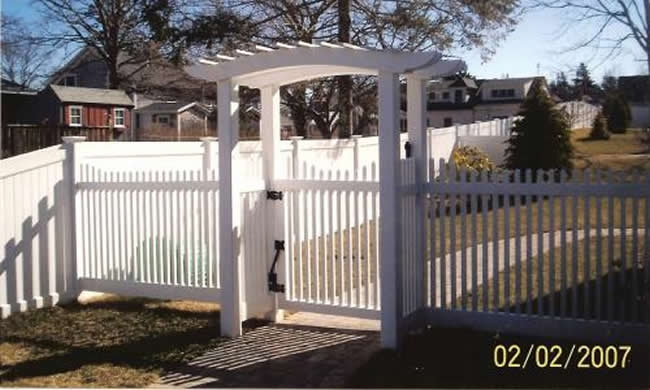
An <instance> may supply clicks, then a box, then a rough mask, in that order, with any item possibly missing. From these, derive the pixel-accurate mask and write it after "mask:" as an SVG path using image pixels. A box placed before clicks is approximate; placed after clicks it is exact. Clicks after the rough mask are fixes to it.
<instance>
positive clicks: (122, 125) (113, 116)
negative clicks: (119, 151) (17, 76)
mask: <svg viewBox="0 0 650 390" xmlns="http://www.w3.org/2000/svg"><path fill="white" fill-rule="evenodd" d="M37 107H38V108H37V112H38V118H39V122H40V123H42V124H48V125H50V126H54V125H58V126H71V127H107V128H113V129H114V131H115V132H114V138H124V137H125V136H126V134H128V133H129V130H130V128H131V111H132V109H133V102H132V101H131V99H130V98H129V97H128V96H127V94H126V93H125V92H124V91H120V90H116V89H99V88H81V87H68V86H61V85H49V86H47V87H46V88H45V89H43V90H42V91H41V92H39V94H38V97H37Z"/></svg>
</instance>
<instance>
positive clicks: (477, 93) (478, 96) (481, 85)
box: [427, 77, 546, 110]
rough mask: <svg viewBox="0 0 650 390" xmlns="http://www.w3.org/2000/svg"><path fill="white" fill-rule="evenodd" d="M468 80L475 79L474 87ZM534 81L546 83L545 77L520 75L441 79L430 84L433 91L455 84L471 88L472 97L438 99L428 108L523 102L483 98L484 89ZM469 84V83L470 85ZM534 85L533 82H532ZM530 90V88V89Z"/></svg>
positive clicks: (451, 108)
mask: <svg viewBox="0 0 650 390" xmlns="http://www.w3.org/2000/svg"><path fill="white" fill-rule="evenodd" d="M467 80H471V81H473V85H474V87H470V86H469V85H471V84H469V83H468V81H467ZM529 82H530V83H532V82H541V83H546V79H545V78H544V77H519V78H510V79H479V80H476V81H475V82H474V80H472V79H469V78H466V77H462V78H456V79H454V80H441V81H436V82H432V83H431V84H430V88H431V92H438V91H439V90H444V89H447V88H452V87H453V86H454V84H456V85H455V86H456V87H462V86H465V87H467V88H468V89H469V91H468V92H469V94H470V97H469V99H468V100H467V101H466V102H463V103H455V102H453V101H452V102H450V101H442V102H440V101H438V102H429V103H428V104H427V110H466V109H467V110H469V109H472V108H473V107H475V106H477V105H480V104H513V103H521V102H523V101H524V98H521V97H514V98H507V99H483V98H482V93H481V92H482V90H483V89H486V88H490V89H496V88H503V89H505V88H517V87H518V86H521V85H522V84H527V83H529ZM468 84H469V85H468ZM531 86H532V84H531ZM529 90H530V89H529ZM527 93H528V91H527Z"/></svg>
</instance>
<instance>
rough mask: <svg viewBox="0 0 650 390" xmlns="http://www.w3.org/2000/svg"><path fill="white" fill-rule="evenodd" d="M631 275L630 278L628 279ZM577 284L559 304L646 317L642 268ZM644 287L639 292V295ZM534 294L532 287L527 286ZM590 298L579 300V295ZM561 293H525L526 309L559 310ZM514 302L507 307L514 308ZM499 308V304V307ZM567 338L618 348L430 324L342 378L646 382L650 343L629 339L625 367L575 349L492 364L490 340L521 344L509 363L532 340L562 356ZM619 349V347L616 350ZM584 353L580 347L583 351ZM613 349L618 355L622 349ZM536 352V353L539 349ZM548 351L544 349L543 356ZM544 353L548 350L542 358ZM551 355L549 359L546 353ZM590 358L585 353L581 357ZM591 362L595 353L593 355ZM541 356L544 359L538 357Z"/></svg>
mask: <svg viewBox="0 0 650 390" xmlns="http://www.w3.org/2000/svg"><path fill="white" fill-rule="evenodd" d="M634 281H636V288H635V284H634V283H633V282H634ZM599 282H600V297H601V299H600V305H599V306H598V305H596V299H595V297H596V295H595V294H596V293H597V291H598V287H597V286H598V284H599ZM599 282H598V280H596V279H593V280H590V281H588V282H587V283H581V284H578V285H577V286H576V288H575V289H567V293H566V296H565V298H564V299H566V301H565V302H566V303H565V305H566V306H565V309H566V311H567V313H570V314H571V313H573V310H575V313H576V317H579V318H590V319H592V318H596V317H595V315H596V313H597V310H600V313H601V318H607V315H608V313H609V312H608V310H611V311H612V315H613V318H614V319H615V320H616V321H624V322H639V321H644V320H645V321H650V307H649V303H648V293H647V291H648V290H647V289H648V286H647V285H646V284H645V283H644V275H643V269H640V270H639V272H638V275H637V277H636V278H634V271H633V270H632V269H628V270H626V271H625V272H621V271H613V272H612V273H611V281H610V275H609V274H607V275H604V276H603V277H602V278H600V280H599ZM644 291H646V294H645V295H643V294H641V293H642V292H644ZM533 293H535V292H533ZM586 294H587V295H588V296H589V297H590V298H589V301H588V302H589V304H588V305H585V304H584V302H585V299H584V298H585V295H586ZM562 301H563V296H562V294H560V293H559V292H556V293H553V294H548V295H545V296H543V297H542V298H538V299H534V300H532V305H531V314H543V315H549V314H550V313H551V305H552V306H553V308H554V312H555V313H559V310H560V308H561V306H560V305H561V304H562ZM519 309H520V310H521V312H522V313H526V312H527V306H526V305H525V304H523V305H520V306H519ZM516 310H517V305H513V306H511V307H509V311H510V312H512V313H515V312H516ZM501 311H505V310H503V309H502V310H501ZM573 344H576V345H587V346H596V345H599V346H601V347H603V348H606V347H607V346H610V345H611V346H614V347H618V346H619V345H620V343H617V340H615V339H603V340H599V341H598V342H584V341H581V340H577V339H576V340H574V339H569V338H557V337H556V338H549V337H533V336H522V335H517V334H508V333H501V334H498V333H495V332H487V331H477V330H473V329H464V328H443V327H433V328H430V329H427V330H426V331H424V332H423V333H422V334H419V335H410V336H408V337H407V339H406V340H405V345H404V348H403V350H402V351H401V353H399V354H398V353H395V352H392V351H387V350H384V351H381V352H379V353H377V354H375V355H374V356H373V357H372V358H371V359H370V360H369V361H368V362H367V363H366V364H364V365H363V366H362V367H361V368H360V369H359V370H357V372H356V373H355V374H354V375H352V376H351V377H350V378H349V379H348V382H347V386H350V387H362V388H368V387H372V388H374V387H379V388H381V387H428V388H430V387H537V388H538V387H567V386H568V387H594V386H595V387H604V386H605V387H616V388H621V387H644V388H645V387H648V386H650V348H649V347H648V345H644V344H639V345H632V350H631V352H630V355H629V360H628V361H627V362H626V367H625V368H623V367H622V363H621V361H619V362H618V365H617V366H616V367H615V368H607V367H605V366H603V367H600V368H594V367H591V368H578V367H577V364H578V361H579V358H580V357H582V356H581V355H580V356H578V355H577V354H576V357H575V358H574V359H572V360H571V363H570V364H569V365H568V366H567V368H566V369H564V368H562V367H561V368H551V367H548V363H547V365H546V367H544V368H541V367H538V366H537V364H536V362H535V359H536V355H535V354H533V355H532V356H533V357H532V359H533V364H529V365H528V366H527V368H525V369H523V368H521V367H519V368H517V367H512V368H508V367H505V368H498V367H497V366H496V365H495V361H494V359H495V354H494V351H495V347H496V346H497V345H504V346H506V347H509V346H511V345H517V346H519V347H520V350H521V352H520V354H519V356H514V354H510V355H509V357H511V358H513V359H515V360H514V361H513V362H516V363H519V364H521V363H522V361H523V358H524V357H525V356H526V352H527V351H528V349H529V347H530V346H531V345H536V346H540V345H543V346H546V347H547V348H550V347H551V346H553V345H559V346H560V347H561V348H562V353H563V355H561V361H562V362H563V363H564V362H565V361H566V359H567V357H568V354H569V351H570V350H571V348H572V346H573ZM619 353H620V352H619ZM583 354H584V353H583ZM621 355H622V353H620V354H619V355H618V356H621ZM542 356H543V353H542ZM549 356H550V355H549ZM549 359H551V357H549ZM549 361H550V360H549ZM585 361H586V363H587V364H591V356H588V357H587V359H586V360H585ZM596 361H598V358H597V357H596ZM542 362H543V359H542Z"/></svg>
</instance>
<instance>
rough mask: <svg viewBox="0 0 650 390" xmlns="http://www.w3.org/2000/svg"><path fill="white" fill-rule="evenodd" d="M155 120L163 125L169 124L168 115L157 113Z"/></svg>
mask: <svg viewBox="0 0 650 390" xmlns="http://www.w3.org/2000/svg"><path fill="white" fill-rule="evenodd" d="M156 121H157V122H158V123H161V124H163V125H169V115H158V116H157V117H156Z"/></svg>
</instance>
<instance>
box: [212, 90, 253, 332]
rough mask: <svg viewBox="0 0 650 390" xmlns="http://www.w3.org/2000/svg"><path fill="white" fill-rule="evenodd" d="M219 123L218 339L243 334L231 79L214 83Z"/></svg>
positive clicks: (236, 98)
mask: <svg viewBox="0 0 650 390" xmlns="http://www.w3.org/2000/svg"><path fill="white" fill-rule="evenodd" d="M217 100H218V102H219V104H218V110H219V112H218V114H219V118H218V121H219V122H218V123H219V266H220V271H221V280H220V282H221V335H222V336H227V337H237V336H241V334H242V325H241V322H242V315H243V314H245V313H246V308H245V307H242V306H243V305H244V304H243V303H242V301H241V300H242V296H243V294H242V291H243V289H244V287H245V286H244V264H243V261H242V258H241V253H240V236H241V231H240V229H241V207H240V203H241V200H240V192H239V188H238V185H237V183H238V181H234V180H233V173H234V172H237V165H238V162H239V159H240V157H239V147H238V138H239V88H238V86H237V85H235V84H233V82H232V80H231V79H226V80H220V81H219V82H218V83H217Z"/></svg>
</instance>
